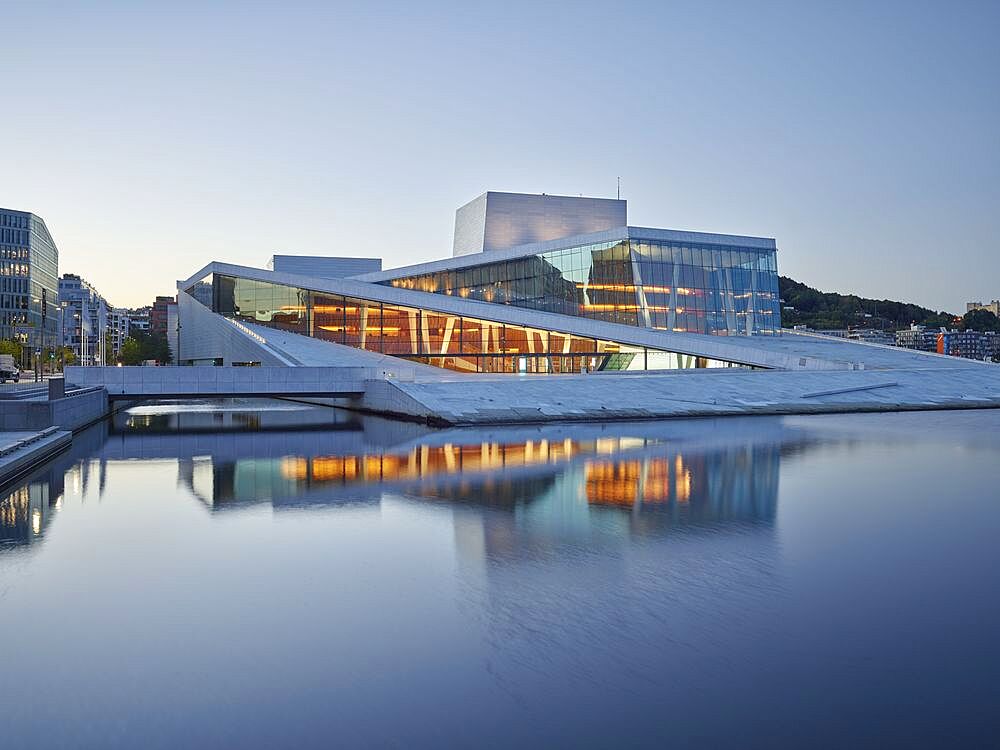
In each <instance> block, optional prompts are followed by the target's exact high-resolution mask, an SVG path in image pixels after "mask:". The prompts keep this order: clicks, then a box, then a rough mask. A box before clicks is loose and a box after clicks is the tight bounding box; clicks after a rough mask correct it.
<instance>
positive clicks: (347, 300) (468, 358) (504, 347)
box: [185, 274, 730, 374]
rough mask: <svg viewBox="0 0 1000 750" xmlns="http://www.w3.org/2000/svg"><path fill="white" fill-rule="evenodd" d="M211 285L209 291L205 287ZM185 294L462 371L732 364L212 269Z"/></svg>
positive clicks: (242, 316) (275, 323)
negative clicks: (272, 281) (216, 272)
mask: <svg viewBox="0 0 1000 750" xmlns="http://www.w3.org/2000/svg"><path fill="white" fill-rule="evenodd" d="M209 290H210V293H209ZM185 291H186V292H187V294H189V295H191V296H192V297H193V298H194V299H196V300H198V301H200V302H202V304H206V303H207V302H208V301H209V300H210V302H211V304H210V305H209V306H210V307H211V308H212V310H213V311H214V312H216V313H219V314H221V315H224V316H226V317H229V318H232V319H234V320H239V321H244V322H247V323H253V324H257V325H263V326H268V327H271V328H278V329H281V330H286V331H290V332H292V333H297V334H301V335H304V336H311V337H314V338H318V339H323V340H325V341H331V342H333V343H336V344H343V345H346V346H353V347H355V348H358V349H364V350H366V351H371V352H377V353H380V354H389V355H392V356H396V357H402V358H404V359H410V360H415V361H419V362H423V363H425V364H429V365H434V366H436V367H443V368H446V369H450V370H456V371H460V372H470V373H471V372H496V373H543V374H549V373H552V374H554V373H579V372H586V371H592V370H646V369H649V370H661V369H687V368H701V367H728V366H730V363H726V362H720V361H717V360H710V359H707V358H704V357H695V356H690V355H685V354H678V353H674V352H667V351H662V350H658V349H650V348H645V347H636V346H629V345H625V344H621V343H618V342H614V341H603V340H600V339H593V338H587V337H581V336H576V335H573V334H568V333H563V332H559V331H554V330H548V329H542V328H531V327H526V326H517V325H510V324H505V323H498V322H495V321H490V320H485V319H482V318H472V317H466V316H457V315H450V314H447V313H441V312H436V311H434V310H428V309H421V308H416V307H404V306H399V305H392V304H387V303H381V302H376V301H372V300H365V299H358V298H353V297H344V296H340V295H332V294H327V293H323V292H318V291H313V290H309V289H302V288H298V287H291V286H286V285H282V284H273V283H270V282H266V281H257V280H253V279H246V278H242V277H238V276H228V275H222V274H214V275H212V276H210V277H208V278H206V279H203V280H202V281H199V282H197V283H196V284H194V285H192V286H190V287H188V288H187V289H186V290H185Z"/></svg>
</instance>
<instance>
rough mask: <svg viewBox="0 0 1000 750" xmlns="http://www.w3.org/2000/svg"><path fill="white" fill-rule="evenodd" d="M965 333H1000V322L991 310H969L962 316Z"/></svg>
mask: <svg viewBox="0 0 1000 750" xmlns="http://www.w3.org/2000/svg"><path fill="white" fill-rule="evenodd" d="M962 330H963V331H979V332H980V333H985V332H986V331H1000V320H997V316H996V315H994V314H993V313H992V312H990V311H989V310H969V312H967V313H966V314H965V315H963V316H962Z"/></svg>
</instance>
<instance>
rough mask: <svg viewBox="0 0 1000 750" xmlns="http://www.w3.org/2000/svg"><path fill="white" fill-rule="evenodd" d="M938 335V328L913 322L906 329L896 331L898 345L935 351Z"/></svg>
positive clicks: (924, 350)
mask: <svg viewBox="0 0 1000 750" xmlns="http://www.w3.org/2000/svg"><path fill="white" fill-rule="evenodd" d="M937 337H938V331H937V330H934V329H931V330H928V329H927V327H926V326H921V325H916V324H913V325H911V326H910V327H909V328H908V329H906V330H905V331H896V346H899V347H902V348H903V349H916V350H917V351H921V352H933V351H937Z"/></svg>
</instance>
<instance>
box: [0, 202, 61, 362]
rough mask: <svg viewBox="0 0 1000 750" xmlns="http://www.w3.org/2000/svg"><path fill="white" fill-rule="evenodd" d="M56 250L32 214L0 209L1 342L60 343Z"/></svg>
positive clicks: (38, 346)
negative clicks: (8, 340) (9, 340)
mask: <svg viewBox="0 0 1000 750" xmlns="http://www.w3.org/2000/svg"><path fill="white" fill-rule="evenodd" d="M58 278H59V250H58V249H57V248H56V245H55V242H53V240H52V235H50V234H49V230H48V228H47V227H46V226H45V222H44V221H42V219H41V218H40V217H38V216H35V214H32V213H27V212H25V211H13V210H10V209H6V208H0V338H3V339H16V340H18V341H21V342H22V343H24V344H28V345H29V346H34V347H37V348H43V347H46V346H55V345H56V344H58V340H59V284H58Z"/></svg>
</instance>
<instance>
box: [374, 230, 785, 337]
mask: <svg viewBox="0 0 1000 750" xmlns="http://www.w3.org/2000/svg"><path fill="white" fill-rule="evenodd" d="M380 283H382V284H385V285H391V286H395V287H400V288H404V289H415V290H418V291H423V292H433V293H436V294H447V295H453V296H458V297H463V298H469V299H475V300H481V301H483V302H492V303H495V304H506V305H514V306H516V307H527V308H531V309H535V310H545V311H547V312H555V313H560V314H562V315H575V316H579V317H585V318H594V319H597V320H606V321H608V322H611V323H624V324H627V325H639V326H645V327H647V328H657V329H661V330H669V331H683V332H689V333H706V334H715V335H730V336H734V335H750V334H773V333H776V332H777V331H778V329H779V328H780V325H781V317H780V313H779V308H778V304H779V299H778V272H777V258H776V251H775V250H773V249H772V250H761V249H756V248H740V247H728V246H720V245H707V244H706V245H697V244H691V243H687V244H683V243H675V242H667V241H662V240H652V239H651V240H645V239H642V238H641V237H633V238H631V239H630V240H624V241H621V242H615V243H603V244H596V245H585V246H581V247H574V248H566V249H562V250H554V251H550V252H546V253H541V254H539V255H530V256H525V257H523V258H514V259H510V260H503V261H497V262H495V263H488V264H483V265H478V266H472V267H467V268H460V269H456V270H451V271H438V272H434V273H429V274H424V275H420V276H412V277H404V278H399V279H392V280H390V281H383V282H380Z"/></svg>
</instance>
